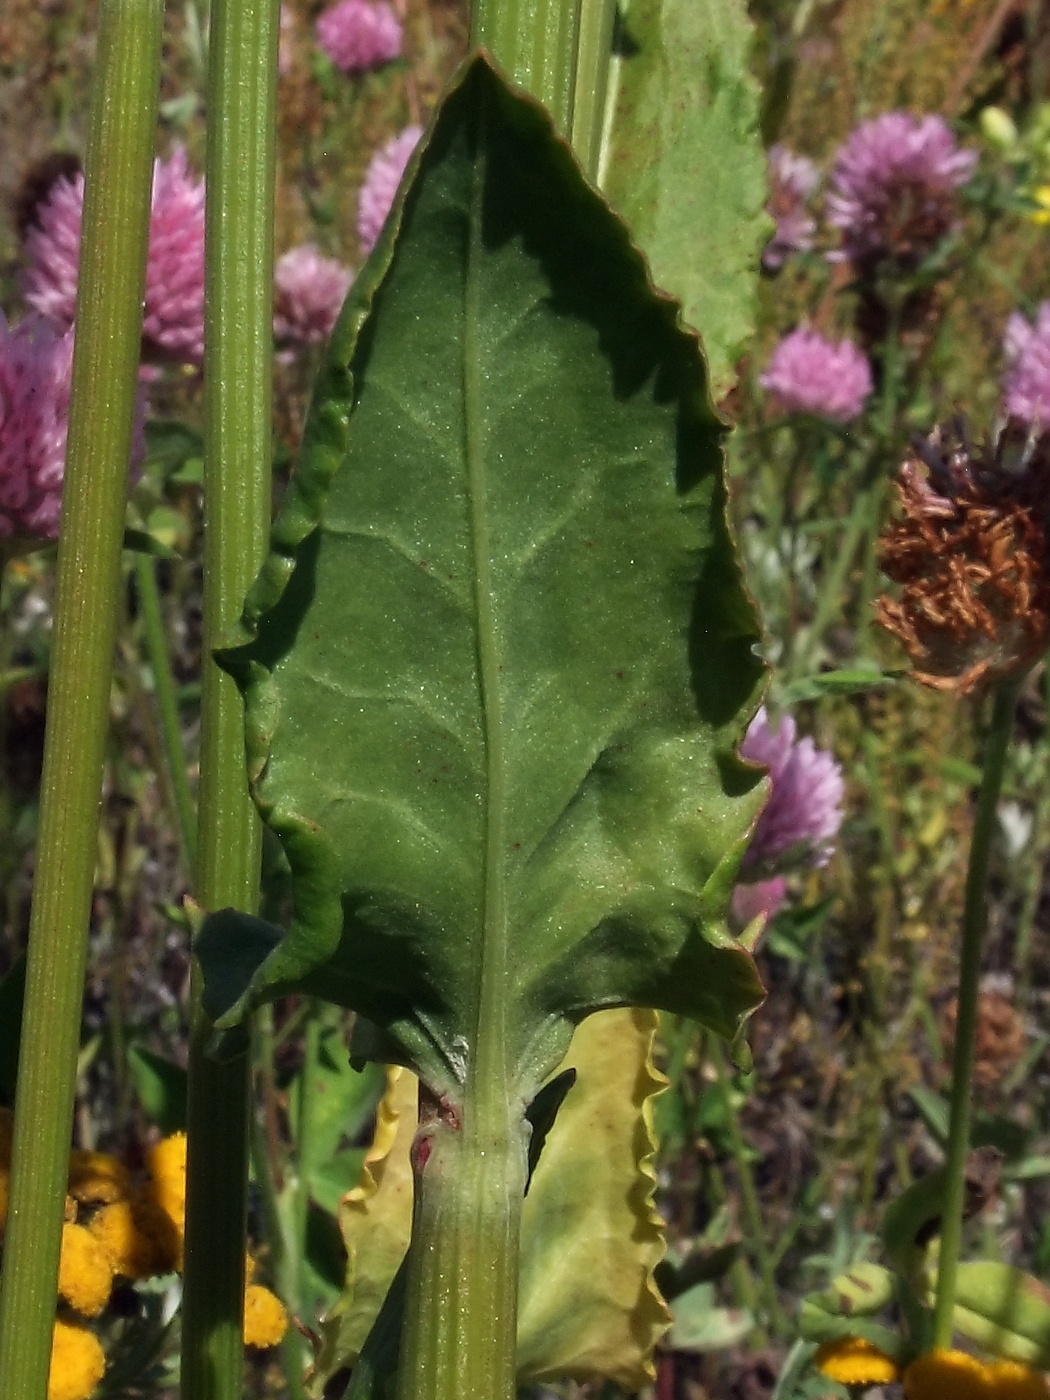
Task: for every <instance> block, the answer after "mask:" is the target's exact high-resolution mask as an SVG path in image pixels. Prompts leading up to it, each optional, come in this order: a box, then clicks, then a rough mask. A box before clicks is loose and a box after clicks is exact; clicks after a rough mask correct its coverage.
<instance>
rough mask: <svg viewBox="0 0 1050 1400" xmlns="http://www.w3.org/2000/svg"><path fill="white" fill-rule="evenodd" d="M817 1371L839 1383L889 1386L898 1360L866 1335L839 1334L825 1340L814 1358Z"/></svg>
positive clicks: (893, 1379)
mask: <svg viewBox="0 0 1050 1400" xmlns="http://www.w3.org/2000/svg"><path fill="white" fill-rule="evenodd" d="M813 1360H814V1363H815V1365H816V1367H817V1370H818V1371H820V1373H821V1374H822V1375H825V1376H827V1378H828V1380H829V1381H838V1383H839V1385H889V1384H890V1383H891V1382H893V1381H895V1380H896V1379H897V1363H896V1361H894V1359H893V1357H892V1356H887V1355H886V1353H885V1352H884V1351H880V1350H879V1348H878V1347H877V1346H873V1345H872V1343H871V1342H866V1341H865V1340H864V1338H863V1337H835V1338H834V1339H833V1340H832V1341H830V1342H822V1343H821V1345H820V1346H819V1347H818V1348H817V1351H816V1355H815V1356H814V1358H813Z"/></svg>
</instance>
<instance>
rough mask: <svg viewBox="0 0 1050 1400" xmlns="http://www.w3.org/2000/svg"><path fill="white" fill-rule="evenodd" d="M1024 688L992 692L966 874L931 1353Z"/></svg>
mask: <svg viewBox="0 0 1050 1400" xmlns="http://www.w3.org/2000/svg"><path fill="white" fill-rule="evenodd" d="M1019 689H1020V682H1019V681H1016V680H1008V681H1000V682H999V686H998V688H997V690H996V692H995V705H994V709H993V711H992V723H991V728H990V730H989V732H988V748H987V751H986V753H985V756H984V771H983V773H982V776H981V788H980V792H979V793H978V796H977V811H976V812H975V814H974V822H973V836H972V838H971V841H970V862H969V865H968V867H967V870H966V898H965V903H964V906H963V925H962V954H961V957H960V962H959V1002H958V1012H957V1015H956V1019H955V1049H954V1054H953V1058H952V1093H951V1105H950V1114H949V1120H948V1151H947V1162H946V1164H945V1165H946V1167H947V1174H948V1179H947V1184H946V1187H945V1192H944V1213H943V1215H942V1225H941V1253H940V1261H939V1263H938V1266H937V1296H936V1301H935V1304H934V1313H933V1345H934V1346H935V1347H949V1346H951V1342H952V1320H953V1315H954V1312H955V1280H956V1276H957V1273H958V1268H959V1251H960V1248H961V1245H962V1225H963V1201H964V1198H965V1190H966V1182H965V1170H966V1155H967V1152H968V1151H969V1146H970V1099H971V1096H972V1093H973V1063H974V1051H975V1042H976V1028H977V988H978V982H979V979H980V972H981V942H982V940H983V938H984V929H985V924H986V923H987V887H988V863H989V858H990V856H991V848H992V837H993V835H994V833H995V810H996V806H997V805H998V802H999V792H1000V790H1001V788H1002V785H1003V773H1004V771H1005V769H1006V755H1007V752H1008V750H1009V747H1010V738H1011V736H1012V733H1013V720H1014V710H1015V709H1016V706H1017V694H1018V691H1019Z"/></svg>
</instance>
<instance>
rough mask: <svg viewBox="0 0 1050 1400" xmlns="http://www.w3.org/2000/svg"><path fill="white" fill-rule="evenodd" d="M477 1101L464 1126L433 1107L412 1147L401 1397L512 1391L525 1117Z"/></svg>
mask: <svg viewBox="0 0 1050 1400" xmlns="http://www.w3.org/2000/svg"><path fill="white" fill-rule="evenodd" d="M478 1097H479V1098H481V1097H482V1095H479V1096H478ZM485 1097H489V1098H491V1099H495V1098H497V1097H499V1096H496V1095H488V1096H485ZM431 1103H432V1104H433V1100H431ZM479 1107H480V1106H479ZM471 1109H472V1104H471V1102H470V1101H469V1100H468V1104H467V1109H466V1111H465V1112H464V1115H463V1121H462V1124H460V1123H459V1122H456V1121H452V1118H451V1115H450V1114H448V1113H446V1114H445V1116H440V1113H439V1110H438V1108H437V1106H436V1105H435V1106H434V1110H433V1115H434V1116H433V1117H432V1118H431V1119H430V1121H426V1120H424V1121H423V1124H422V1126H421V1128H420V1132H419V1134H418V1136H417V1138H416V1141H415V1143H414V1145H413V1160H414V1165H415V1185H416V1204H415V1214H414V1217H413V1221H412V1245H411V1248H410V1250H409V1255H408V1282H407V1295H406V1298H407V1301H406V1312H405V1323H404V1328H403V1331H402V1336H401V1350H400V1358H399V1365H398V1375H397V1400H512V1397H513V1395H514V1393H515V1334H516V1319H517V1302H518V1237H519V1229H520V1225H521V1207H522V1200H523V1199H524V1194H525V1160H526V1132H525V1123H524V1120H523V1119H521V1118H519V1119H518V1121H517V1122H513V1121H511V1118H512V1115H511V1113H510V1112H509V1111H508V1112H506V1113H504V1114H502V1115H499V1114H497V1115H495V1116H492V1115H490V1114H488V1113H486V1112H485V1111H484V1109H483V1108H482V1110H481V1111H480V1112H472V1111H471ZM422 1113H423V1095H422V1094H421V1116H422ZM490 1118H491V1121H489V1120H490Z"/></svg>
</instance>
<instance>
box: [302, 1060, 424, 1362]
mask: <svg viewBox="0 0 1050 1400" xmlns="http://www.w3.org/2000/svg"><path fill="white" fill-rule="evenodd" d="M386 1075H387V1080H386V1091H385V1093H384V1094H383V1097H382V1098H381V1099H380V1101H379V1108H378V1110H377V1113H376V1130H375V1137H374V1139H373V1142H372V1146H371V1147H370V1148H369V1149H368V1152H367V1154H366V1156H365V1160H364V1163H363V1164H362V1167H361V1179H360V1182H359V1183H358V1185H357V1186H355V1187H354V1189H353V1190H352V1191H348V1192H347V1194H346V1195H345V1196H344V1197H343V1201H342V1204H341V1206H340V1208H339V1229H340V1232H341V1234H342V1236H343V1243H344V1244H345V1245H346V1254H347V1264H346V1286H345V1288H344V1289H343V1292H342V1294H341V1295H340V1298H339V1301H338V1302H337V1303H336V1304H335V1306H334V1307H333V1308H331V1310H330V1311H329V1313H328V1315H327V1317H326V1318H325V1320H324V1322H323V1323H322V1324H321V1332H322V1336H323V1338H324V1340H323V1343H322V1346H321V1350H320V1352H319V1354H318V1356H317V1360H316V1362H315V1365H314V1367H313V1371H312V1373H311V1376H310V1380H311V1383H314V1382H320V1383H321V1384H323V1383H324V1381H325V1380H327V1379H328V1377H329V1376H331V1375H333V1374H334V1373H335V1372H336V1371H338V1370H341V1369H342V1368H343V1367H344V1366H350V1365H352V1364H353V1363H354V1362H355V1361H356V1360H357V1357H358V1355H359V1353H360V1351H361V1347H362V1346H363V1344H364V1340H365V1338H366V1337H367V1336H368V1333H369V1330H370V1328H371V1326H372V1323H373V1322H374V1321H375V1319H376V1314H377V1313H378V1312H379V1308H380V1305H381V1304H382V1302H383V1298H384V1297H385V1296H386V1291H387V1289H388V1288H389V1286H390V1281H391V1279H392V1278H393V1277H394V1274H395V1273H396V1272H397V1267H398V1265H399V1264H400V1263H401V1260H402V1258H403V1257H404V1254H405V1250H406V1249H407V1248H408V1240H409V1236H410V1235H411V1233H412V1166H411V1158H410V1149H411V1146H412V1139H413V1137H414V1136H415V1132H416V1124H417V1119H418V1108H417V1103H418V1098H419V1081H418V1080H417V1079H416V1076H415V1075H414V1074H412V1073H411V1072H410V1071H409V1070H407V1069H401V1068H400V1066H390V1067H389V1068H388V1069H387V1072H386Z"/></svg>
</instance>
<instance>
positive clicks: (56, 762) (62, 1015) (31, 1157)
mask: <svg viewBox="0 0 1050 1400" xmlns="http://www.w3.org/2000/svg"><path fill="white" fill-rule="evenodd" d="M161 15H162V6H161V4H160V0H103V3H102V5H101V8H100V11H99V41H98V60H97V65H96V81H95V95H94V101H93V106H92V115H91V131H90V137H89V141H88V151H87V178H86V184H85V194H84V223H83V242H82V249H81V257H80V283H79V294H78V301H77V339H76V351H75V354H74V358H73V389H72V400H71V404H70V422H69V437H68V447H67V453H66V479H65V490H64V500H63V513H62V526H61V534H60V544H59V554H58V583H57V592H56V601H55V637H54V645H53V649H52V654H51V677H50V685H49V693H48V714H47V739H46V744H45V750H44V771H43V779H42V791H41V805H40V836H39V840H38V844H37V861H36V880H35V884H34V890H33V911H32V919H31V923H30V931H29V958H28V965H27V978H26V1000H25V1020H24V1023H23V1035H22V1048H21V1056H20V1060H19V1073H18V1092H17V1105H16V1121H17V1128H16V1133H15V1142H14V1162H13V1172H12V1180H11V1198H10V1214H9V1217H8V1224H7V1234H6V1238H5V1242H4V1277H3V1295H2V1307H0V1378H2V1387H3V1394H4V1400H40V1397H41V1396H42V1395H43V1394H44V1393H45V1391H46V1389H47V1375H48V1366H49V1359H50V1353H51V1329H52V1323H53V1319H54V1313H55V1283H56V1278H57V1273H58V1255H59V1244H60V1239H61V1230H62V1203H63V1200H64V1198H65V1188H66V1176H67V1172H68V1158H69V1146H70V1123H71V1121H72V1116H73V1100H74V1092H75V1087H76V1071H77V1052H78V1050H79V1046H80V1009H81V999H82V997H83V990H84V969H85V963H86V956H87V930H88V917H89V913H90V908H91V897H92V887H93V883H94V874H95V860H96V855H97V833H98V814H99V798H100V793H101V788H102V766H103V757H104V750H105V738H106V731H107V728H108V720H109V692H110V682H111V676H112V670H113V650H114V644H115V641H116V624H117V618H118V617H119V616H120V605H119V598H120V556H121V547H122V538H123V528H124V514H125V496H126V491H127V471H128V461H129V457H130V452H131V442H132V429H133V423H134V417H135V402H136V397H137V394H138V359H139V345H140V341H141V337H142V295H143V287H144V284H145V270H146V242H147V238H148V232H149V208H150V178H151V171H152V161H153V141H154V132H155V126H156V115H157V98H158V92H159V85H160V48H161Z"/></svg>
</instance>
